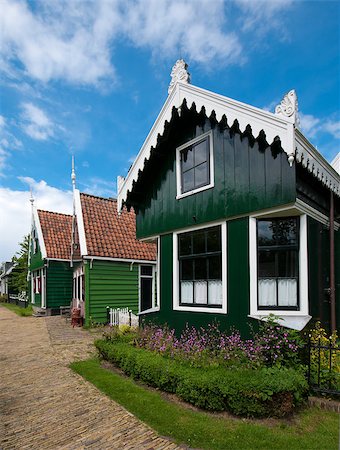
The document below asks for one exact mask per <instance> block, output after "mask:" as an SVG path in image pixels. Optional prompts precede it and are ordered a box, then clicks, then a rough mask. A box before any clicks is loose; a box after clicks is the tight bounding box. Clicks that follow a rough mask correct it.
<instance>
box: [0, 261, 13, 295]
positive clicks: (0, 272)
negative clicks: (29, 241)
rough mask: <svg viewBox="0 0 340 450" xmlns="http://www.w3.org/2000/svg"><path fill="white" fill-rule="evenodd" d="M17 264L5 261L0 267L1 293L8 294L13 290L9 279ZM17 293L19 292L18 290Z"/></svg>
mask: <svg viewBox="0 0 340 450" xmlns="http://www.w3.org/2000/svg"><path fill="white" fill-rule="evenodd" d="M14 267H15V265H14V263H13V262H10V261H8V262H4V263H3V264H2V266H1V268H0V295H6V296H7V295H8V294H10V293H11V292H10V291H11V289H10V287H9V280H10V277H11V274H12V272H13V269H14ZM16 294H17V292H16Z"/></svg>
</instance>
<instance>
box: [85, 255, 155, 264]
mask: <svg viewBox="0 0 340 450" xmlns="http://www.w3.org/2000/svg"><path fill="white" fill-rule="evenodd" d="M84 259H89V260H94V261H95V260H98V261H114V262H125V263H136V264H156V262H157V261H156V259H153V260H149V259H129V258H110V257H109V256H90V255H87V256H84Z"/></svg>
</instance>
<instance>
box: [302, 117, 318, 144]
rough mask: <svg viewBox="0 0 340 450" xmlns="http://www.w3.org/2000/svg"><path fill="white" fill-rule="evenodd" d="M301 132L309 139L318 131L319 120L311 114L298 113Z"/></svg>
mask: <svg viewBox="0 0 340 450" xmlns="http://www.w3.org/2000/svg"><path fill="white" fill-rule="evenodd" d="M299 118H300V127H301V130H302V131H303V132H304V133H305V134H306V135H307V136H309V137H310V138H312V137H314V136H315V135H316V134H317V133H318V131H319V130H320V119H318V118H317V117H314V116H313V115H312V114H303V113H302V112H299Z"/></svg>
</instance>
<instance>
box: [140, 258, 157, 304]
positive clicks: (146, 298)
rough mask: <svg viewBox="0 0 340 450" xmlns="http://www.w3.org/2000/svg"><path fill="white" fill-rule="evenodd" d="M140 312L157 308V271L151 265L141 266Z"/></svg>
mask: <svg viewBox="0 0 340 450" xmlns="http://www.w3.org/2000/svg"><path fill="white" fill-rule="evenodd" d="M139 280H140V281H139V282H140V312H143V311H147V310H149V309H152V308H154V307H156V306H157V304H156V291H155V269H154V267H153V266H151V265H142V266H140V274H139Z"/></svg>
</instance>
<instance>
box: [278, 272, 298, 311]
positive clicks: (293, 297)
mask: <svg viewBox="0 0 340 450" xmlns="http://www.w3.org/2000/svg"><path fill="white" fill-rule="evenodd" d="M278 296H279V301H278V304H279V306H297V304H298V303H297V280H294V279H292V280H287V279H281V280H278Z"/></svg>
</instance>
